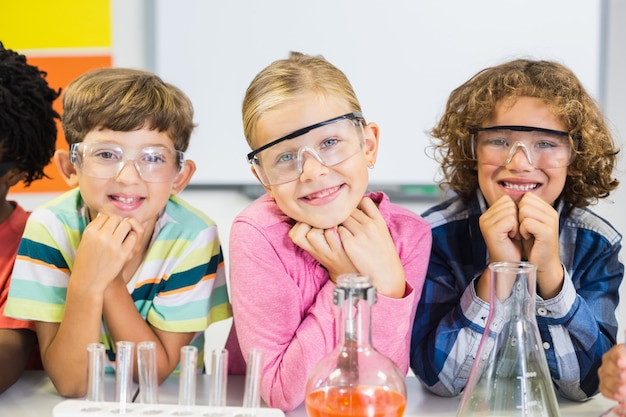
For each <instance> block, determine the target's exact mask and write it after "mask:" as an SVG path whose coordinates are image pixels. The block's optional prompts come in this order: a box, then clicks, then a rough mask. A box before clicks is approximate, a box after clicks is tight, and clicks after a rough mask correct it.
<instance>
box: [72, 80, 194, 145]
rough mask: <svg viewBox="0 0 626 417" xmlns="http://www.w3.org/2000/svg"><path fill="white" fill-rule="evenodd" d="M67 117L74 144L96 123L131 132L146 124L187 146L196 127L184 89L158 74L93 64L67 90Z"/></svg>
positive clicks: (99, 127) (100, 126)
mask: <svg viewBox="0 0 626 417" xmlns="http://www.w3.org/2000/svg"><path fill="white" fill-rule="evenodd" d="M62 122H63V129H64V131H65V138H66V140H67V142H68V143H69V144H72V143H76V142H82V141H83V139H84V137H85V136H86V135H87V133H89V132H90V131H91V130H93V129H96V128H97V129H110V130H115V131H121V132H128V131H133V130H138V129H141V128H143V127H144V126H146V127H148V128H149V129H151V130H158V131H159V132H166V133H167V134H168V136H169V137H170V138H171V139H172V142H173V143H174V147H175V148H176V149H177V150H179V151H183V152H184V151H186V150H187V147H188V146H189V139H190V137H191V132H192V131H193V129H194V124H193V106H192V104H191V101H190V100H189V98H188V97H187V96H186V95H185V93H183V92H182V91H181V90H180V89H178V88H177V87H175V86H173V85H171V84H168V83H166V82H164V81H163V80H161V78H159V77H158V76H156V75H155V74H152V73H150V72H147V71H141V70H135V69H128V68H103V69H97V70H92V71H89V72H87V73H85V74H83V75H81V76H79V77H78V78H76V79H75V80H74V81H72V82H71V83H70V84H69V86H68V87H67V89H66V90H65V93H64V94H63V116H62Z"/></svg>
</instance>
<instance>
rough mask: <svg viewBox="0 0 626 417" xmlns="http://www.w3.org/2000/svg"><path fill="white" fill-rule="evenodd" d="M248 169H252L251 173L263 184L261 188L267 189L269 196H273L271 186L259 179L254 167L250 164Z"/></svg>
mask: <svg viewBox="0 0 626 417" xmlns="http://www.w3.org/2000/svg"><path fill="white" fill-rule="evenodd" d="M250 171H252V174H253V175H254V177H255V178H256V179H257V180H258V181H259V183H260V184H261V185H262V186H263V188H265V191H267V193H268V194H269V195H270V197H272V198H274V196H273V195H272V187H270V186H268V185H265V184H263V181H261V178H259V175H258V174H257V173H256V170H255V169H254V167H253V166H252V165H250Z"/></svg>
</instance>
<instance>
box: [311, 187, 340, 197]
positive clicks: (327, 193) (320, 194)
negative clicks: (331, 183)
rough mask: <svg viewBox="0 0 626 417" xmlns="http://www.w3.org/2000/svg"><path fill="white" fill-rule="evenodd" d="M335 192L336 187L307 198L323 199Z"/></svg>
mask: <svg viewBox="0 0 626 417" xmlns="http://www.w3.org/2000/svg"><path fill="white" fill-rule="evenodd" d="M336 190H337V187H335V188H332V189H326V190H323V191H320V192H318V193H314V194H310V195H309V196H308V198H309V199H313V198H324V197H326V196H327V195H330V194H332V193H334V192H335V191H336Z"/></svg>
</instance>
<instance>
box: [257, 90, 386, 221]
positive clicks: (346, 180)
mask: <svg viewBox="0 0 626 417" xmlns="http://www.w3.org/2000/svg"><path fill="white" fill-rule="evenodd" d="M350 110H351V109H350V107H349V106H348V105H347V103H346V102H345V101H343V100H340V99H334V98H329V97H320V96H317V95H315V94H313V93H308V94H305V95H302V96H300V97H298V98H296V99H294V100H291V101H289V102H288V103H285V104H282V105H280V106H278V107H276V108H274V109H272V110H270V111H267V112H266V113H264V114H263V115H262V116H261V117H260V118H259V120H258V122H257V124H256V126H255V128H254V140H253V146H254V147H255V148H258V147H260V146H263V145H265V144H267V143H269V142H272V141H273V140H275V139H277V138H280V137H283V136H285V135H287V134H289V133H291V132H294V131H296V130H298V129H301V128H303V127H306V126H311V125H313V124H316V123H319V122H321V121H325V120H329V119H332V118H334V117H337V116H340V115H343V114H346V113H349V112H350ZM356 129H357V128H356V127H355V131H356ZM364 132H365V138H366V139H365V143H364V145H363V149H362V150H361V151H360V152H357V153H356V154H355V155H353V156H351V157H349V158H348V159H346V160H345V161H343V162H340V163H338V164H337V165H334V166H325V165H323V164H322V163H321V162H320V161H318V160H317V159H316V158H315V157H314V156H312V155H310V154H309V153H308V152H305V153H304V154H303V155H302V158H303V160H302V173H301V175H300V176H299V177H298V178H297V179H296V180H294V181H291V182H287V183H284V184H280V185H272V186H266V187H265V188H266V190H267V191H268V192H269V193H270V195H271V196H272V197H273V198H274V200H275V201H276V204H278V207H279V208H280V209H281V210H282V211H283V212H284V213H285V214H286V215H287V216H289V217H291V218H292V219H294V220H296V221H299V222H303V223H306V224H309V225H310V226H312V227H316V228H321V229H328V228H332V227H335V226H337V225H338V224H340V223H342V222H343V221H344V220H345V219H347V218H348V216H349V215H350V213H352V211H354V209H355V208H356V207H357V205H358V204H359V202H360V201H361V198H362V197H363V194H364V193H365V191H366V189H367V182H368V176H369V175H368V166H369V165H372V164H373V163H374V162H375V161H376V152H377V147H378V128H377V126H376V125H375V124H372V123H370V124H368V125H367V126H365V128H364ZM253 172H254V171H253Z"/></svg>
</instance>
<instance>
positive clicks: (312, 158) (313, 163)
mask: <svg viewBox="0 0 626 417" xmlns="http://www.w3.org/2000/svg"><path fill="white" fill-rule="evenodd" d="M305 154H307V155H308V157H305ZM298 170H299V171H300V179H301V181H310V180H312V179H314V178H316V177H318V176H320V175H323V174H325V173H326V172H328V168H327V166H326V164H324V161H322V158H320V156H319V155H318V154H317V152H315V151H314V150H313V149H311V148H309V147H307V146H303V147H302V148H300V150H299V151H298Z"/></svg>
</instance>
